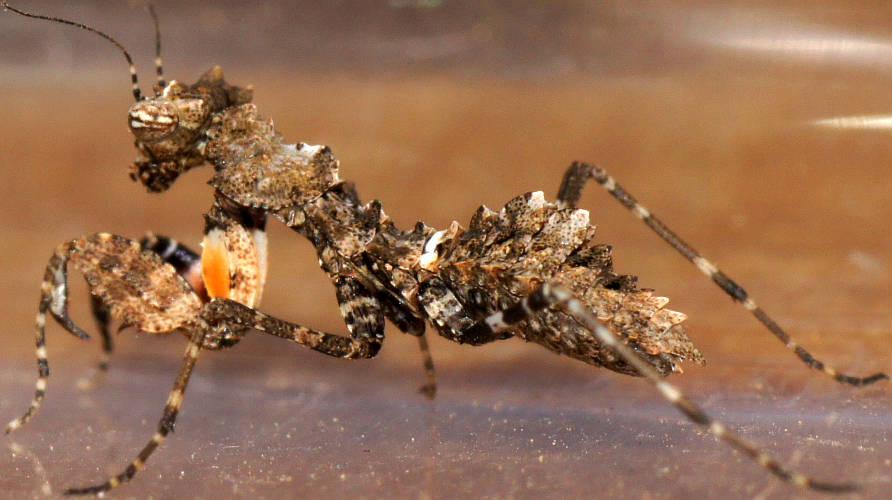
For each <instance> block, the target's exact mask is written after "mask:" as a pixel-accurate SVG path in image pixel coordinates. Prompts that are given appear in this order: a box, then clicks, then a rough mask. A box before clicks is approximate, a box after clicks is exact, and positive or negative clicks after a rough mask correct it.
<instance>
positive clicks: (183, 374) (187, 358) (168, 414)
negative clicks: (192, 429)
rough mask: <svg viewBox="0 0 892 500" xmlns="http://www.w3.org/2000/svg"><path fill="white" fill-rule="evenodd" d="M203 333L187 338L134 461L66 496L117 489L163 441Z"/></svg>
mask: <svg viewBox="0 0 892 500" xmlns="http://www.w3.org/2000/svg"><path fill="white" fill-rule="evenodd" d="M205 333H206V330H205V329H204V328H197V329H196V330H195V331H194V332H193V333H192V336H191V338H190V339H189V346H188V347H187V348H186V353H185V355H184V356H183V365H182V367H181V368H180V373H179V375H177V378H176V380H175V381H174V383H173V388H172V389H171V390H170V394H169V395H168V396H167V403H166V404H165V405H164V413H162V415H161V420H160V421H159V422H158V428H157V430H156V431H155V434H153V435H152V439H150V440H149V442H148V443H146V445H145V446H144V447H143V449H142V450H141V451H140V452H139V454H138V455H137V456H136V458H135V459H133V461H132V462H130V465H128V466H127V467H126V468H125V469H124V471H123V472H121V473H120V474H118V475H116V476H112V477H110V478H109V479H108V480H107V481H106V482H104V483H102V484H97V485H95V486H87V487H83V488H70V489H68V490H65V494H66V495H95V494H97V493H102V492H105V491H108V490H110V489H112V488H115V487H117V486H119V485H120V484H121V483H124V482H127V481H129V480H131V479H132V478H133V476H135V475H136V473H137V472H138V471H139V470H140V469H142V468H143V466H144V465H145V463H146V460H148V459H149V456H151V455H152V452H154V451H155V449H156V448H158V446H159V445H160V444H161V443H162V442H163V441H164V439H165V438H166V437H167V434H168V433H170V432H171V431H173V428H174V425H175V423H176V419H177V414H178V413H179V411H180V406H182V404H183V394H184V393H185V392H186V385H187V384H188V383H189V377H190V376H191V375H192V369H193V368H194V367H195V361H196V360H197V359H198V353H199V351H201V344H202V343H203V342H204V336H205Z"/></svg>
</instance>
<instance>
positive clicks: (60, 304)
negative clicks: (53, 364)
mask: <svg viewBox="0 0 892 500" xmlns="http://www.w3.org/2000/svg"><path fill="white" fill-rule="evenodd" d="M66 264H67V249H66V248H64V246H63V247H60V248H58V249H56V251H55V252H54V253H53V256H52V257H51V258H50V262H49V264H47V266H46V270H45V271H44V274H43V283H41V285H40V304H39V305H38V306H37V317H36V318H35V320H34V332H35V345H36V349H35V355H36V358H37V383H36V384H35V389H34V398H33V399H32V400H31V404H30V405H29V406H28V409H27V410H26V411H25V413H24V414H23V415H22V416H21V417H19V418H16V419H14V420H12V421H10V422H9V423H8V424H6V433H7V434H9V433H10V432H12V431H14V430H16V429H18V428H19V427H21V426H22V425H24V424H26V423H27V422H28V421H29V420H31V417H33V416H34V414H35V413H37V410H38V409H40V405H41V403H43V399H44V398H45V397H46V384H47V379H48V378H49V376H50V366H49V361H48V360H47V353H46V333H45V331H46V315H47V311H49V312H50V314H51V315H52V316H53V317H55V318H56V319H57V320H58V321H59V323H60V324H61V325H62V326H63V327H64V328H65V329H66V330H68V331H69V332H71V333H72V334H74V335H76V336H78V337H80V338H82V339H87V338H89V335H87V333H86V332H85V331H83V330H81V329H80V328H79V327H78V326H77V325H75V324H74V322H72V321H71V318H69V317H68V310H67V304H68V283H67V276H66Z"/></svg>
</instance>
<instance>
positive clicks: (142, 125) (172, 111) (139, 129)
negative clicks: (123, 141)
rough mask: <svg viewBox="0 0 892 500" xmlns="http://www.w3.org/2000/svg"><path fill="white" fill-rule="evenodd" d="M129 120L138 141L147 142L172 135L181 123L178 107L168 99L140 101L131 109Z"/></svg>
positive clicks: (131, 129)
mask: <svg viewBox="0 0 892 500" xmlns="http://www.w3.org/2000/svg"><path fill="white" fill-rule="evenodd" d="M127 118H128V122H127V124H128V125H129V126H130V131H131V132H133V135H134V136H135V137H136V140H138V141H147V142H152V141H157V140H160V139H163V138H165V137H167V136H168V135H170V134H172V133H173V131H174V130H176V129H177V126H178V125H179V121H180V119H179V114H178V113H177V107H176V105H175V104H174V103H172V102H171V101H169V100H166V99H152V100H148V101H139V102H137V103H136V104H134V105H133V106H131V107H130V112H129V113H128V117H127Z"/></svg>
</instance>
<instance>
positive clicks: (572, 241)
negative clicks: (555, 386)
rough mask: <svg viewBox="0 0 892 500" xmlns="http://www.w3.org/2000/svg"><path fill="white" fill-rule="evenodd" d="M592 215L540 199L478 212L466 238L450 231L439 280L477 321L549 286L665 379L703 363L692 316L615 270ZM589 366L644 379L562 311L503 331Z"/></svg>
mask: <svg viewBox="0 0 892 500" xmlns="http://www.w3.org/2000/svg"><path fill="white" fill-rule="evenodd" d="M588 219H589V214H588V212H587V211H585V210H575V209H561V208H558V207H557V205H555V204H553V203H549V202H547V201H545V198H544V196H543V195H542V193H541V192H535V193H528V194H526V195H522V196H519V197H517V198H515V199H513V200H511V201H509V202H508V203H507V204H506V205H505V207H504V208H503V209H502V210H501V211H499V212H494V211H492V210H489V209H487V208H486V207H481V208H480V209H479V210H478V212H477V214H475V216H474V218H473V219H472V220H471V223H470V225H469V227H468V229H467V230H465V231H457V232H452V231H451V232H450V235H449V239H448V240H444V241H443V243H441V245H442V250H441V253H442V257H441V258H440V260H439V262H438V263H437V266H436V271H435V275H436V276H437V277H438V278H440V279H441V280H442V281H443V283H444V284H445V285H446V286H447V287H448V289H449V290H450V291H452V293H454V294H455V296H456V298H458V300H459V302H460V303H461V304H462V306H463V308H464V309H465V310H466V311H468V312H469V314H468V316H469V318H470V319H471V320H473V321H480V320H483V319H485V318H486V317H487V316H489V315H491V314H493V313H495V312H498V311H501V310H504V309H506V308H508V307H510V306H511V305H513V304H515V303H517V302H518V301H520V300H522V299H523V298H524V297H526V296H528V295H529V294H531V293H532V292H533V291H534V290H535V289H536V288H538V287H539V286H541V285H542V284H543V283H546V282H550V283H554V284H559V285H561V286H563V287H565V288H566V289H568V290H570V291H571V292H573V294H574V295H575V296H576V297H577V298H578V299H579V300H581V301H582V303H583V304H585V305H586V307H587V308H588V309H589V310H590V311H592V312H593V313H594V314H595V316H596V317H597V318H598V319H599V320H601V321H603V322H604V323H605V324H606V325H607V326H608V327H609V328H610V329H611V331H613V332H615V333H616V334H617V335H619V336H620V337H621V338H623V340H624V341H626V342H627V343H628V345H629V346H630V347H632V348H633V349H634V350H635V351H636V352H637V353H638V354H639V355H642V356H644V357H645V358H646V359H647V360H648V361H649V362H650V363H651V364H652V365H653V366H654V367H655V368H657V370H658V371H659V372H660V373H661V374H663V375H666V374H668V373H669V372H670V371H672V370H676V369H678V368H677V364H678V363H680V362H682V361H685V360H691V361H697V362H702V359H703V358H702V355H701V354H700V352H699V351H698V350H697V349H696V348H695V347H694V345H693V344H692V343H691V341H690V339H688V337H687V335H686V334H685V333H684V328H683V327H682V325H681V323H682V322H683V321H684V320H685V318H686V316H685V315H684V314H682V313H679V312H676V311H671V310H669V309H664V306H665V305H666V303H667V302H668V301H669V300H668V299H666V298H665V297H659V296H655V295H654V294H653V292H652V291H651V290H647V289H645V290H641V289H638V288H637V287H636V282H637V278H635V277H634V276H630V275H618V274H616V273H615V272H614V271H613V259H612V256H611V252H612V250H611V248H610V247H609V246H607V245H603V244H599V243H597V241H596V240H595V228H594V227H593V226H591V225H589V223H588V222H589V221H588ZM505 333H506V334H510V335H511V336H516V337H518V338H521V339H523V340H526V341H529V342H535V343H538V344H541V345H543V346H545V347H547V348H548V349H550V350H552V351H554V352H556V353H558V354H563V355H566V356H569V357H572V358H575V359H579V360H581V361H584V362H586V363H589V364H594V365H600V366H604V367H606V368H609V369H611V370H614V371H618V372H621V373H627V374H637V372H636V371H635V370H634V369H633V368H631V367H630V366H629V365H628V363H626V362H625V361H623V360H622V359H621V358H619V357H617V355H616V354H615V353H614V352H612V351H611V350H609V349H605V348H604V347H603V346H601V345H600V343H599V342H598V340H597V339H596V338H595V337H594V336H593V335H592V334H591V332H589V331H588V330H587V329H586V328H585V327H584V326H582V325H581V324H580V323H579V322H578V321H577V320H576V319H574V318H573V317H572V316H570V315H568V314H567V313H566V312H564V311H561V310H546V311H543V312H542V313H540V314H538V315H536V316H534V317H531V318H529V319H526V320H524V321H521V322H519V323H517V324H516V325H513V326H512V327H511V328H510V329H508V330H506V331H505Z"/></svg>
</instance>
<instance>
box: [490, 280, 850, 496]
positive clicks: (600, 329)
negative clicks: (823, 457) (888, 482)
mask: <svg viewBox="0 0 892 500" xmlns="http://www.w3.org/2000/svg"><path fill="white" fill-rule="evenodd" d="M555 307H557V308H561V309H563V310H564V311H565V312H566V313H567V314H570V315H571V316H573V317H574V318H575V319H576V320H577V321H579V322H580V323H581V324H582V325H583V326H584V327H585V328H586V329H588V330H589V331H591V332H592V333H593V334H594V335H595V336H596V337H597V339H598V342H600V343H601V344H602V345H605V346H607V347H609V348H610V349H612V350H613V351H614V352H615V353H616V354H617V355H618V356H619V357H621V358H622V359H623V360H624V361H626V362H627V363H628V364H630V365H631V366H632V367H634V368H635V370H637V371H638V373H639V374H641V375H642V376H644V377H645V378H646V379H647V380H648V381H649V382H650V383H652V384H654V385H655V386H656V388H657V390H659V391H660V394H661V395H662V396H663V397H664V398H665V399H666V400H667V401H669V402H670V403H672V405H673V406H675V407H676V408H678V410H679V411H681V412H682V413H683V414H684V415H685V416H686V417H687V418H688V419H689V420H690V421H691V422H694V423H695V424H697V425H700V426H701V427H703V428H705V429H706V430H708V431H709V432H710V433H711V434H713V435H714V436H715V437H716V438H718V439H721V440H723V441H725V442H726V443H728V444H729V445H731V446H732V447H733V448H735V449H736V450H739V451H741V452H743V453H744V454H746V455H747V456H749V457H750V458H751V459H753V460H754V461H755V462H756V463H758V464H759V465H761V466H762V467H764V468H766V469H768V470H769V471H770V472H771V473H772V474H774V475H775V476H777V477H779V478H781V479H783V480H784V481H788V482H791V483H793V484H794V485H796V486H800V487H803V488H809V489H812V490H819V491H827V492H846V491H851V490H853V489H855V488H856V487H855V486H854V485H852V484H839V483H826V482H818V481H814V480H812V479H810V478H808V477H807V476H804V475H802V474H800V473H798V472H795V471H791V470H788V469H786V468H784V467H783V466H782V465H781V464H780V463H778V462H777V461H776V460H775V459H774V458H772V457H771V456H770V455H768V454H767V453H765V452H763V451H762V450H761V449H759V447H758V446H756V445H755V444H754V443H751V442H750V441H747V440H745V439H743V438H741V437H740V436H738V435H737V434H735V433H734V432H733V431H731V430H730V429H728V427H726V426H725V425H724V424H723V423H721V422H720V421H718V420H715V419H713V418H712V417H710V416H709V415H708V414H707V413H706V412H704V411H703V410H702V409H701V408H700V407H698V406H697V405H695V404H694V403H693V402H692V401H691V400H689V399H688V398H687V397H685V396H684V395H683V394H682V393H681V391H679V390H678V388H676V387H675V386H673V385H671V384H669V383H668V382H666V381H665V380H663V379H662V377H661V376H660V374H659V373H658V372H657V371H656V370H655V369H654V367H653V366H652V365H651V364H650V363H649V362H647V361H646V360H645V359H644V358H642V357H641V356H640V355H638V354H636V353H635V351H633V350H632V349H631V348H630V347H629V346H627V345H626V344H625V343H624V342H622V341H621V340H620V339H619V338H618V337H617V336H616V335H615V334H614V333H613V332H611V331H610V330H609V329H608V328H607V327H606V326H604V324H603V323H601V322H600V321H599V320H598V319H597V318H596V317H595V316H594V315H593V314H592V313H591V312H590V311H589V310H588V309H587V308H586V307H585V305H584V304H583V303H582V302H581V301H579V300H578V299H576V298H575V297H574V296H573V294H572V293H571V292H570V291H569V290H567V289H565V288H563V287H560V286H556V285H555V286H552V285H549V284H548V283H545V284H543V285H542V286H540V287H539V288H537V289H536V290H534V291H533V292H532V293H531V294H530V295H528V296H527V297H525V298H524V299H523V300H521V301H520V302H518V303H516V304H514V305H513V306H510V307H508V308H506V309H505V310H503V311H499V312H497V313H495V314H492V315H490V316H489V317H487V318H485V319H484V320H482V321H479V322H477V323H476V324H475V325H474V326H473V328H476V329H479V330H481V331H486V330H488V331H490V332H491V335H490V336H492V337H494V336H495V335H496V334H498V332H499V331H502V330H505V329H508V328H509V327H510V326H511V325H512V324H515V323H518V322H520V321H523V320H525V319H528V318H529V317H531V316H533V315H534V314H536V313H538V312H540V311H543V310H544V309H547V308H555Z"/></svg>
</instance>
